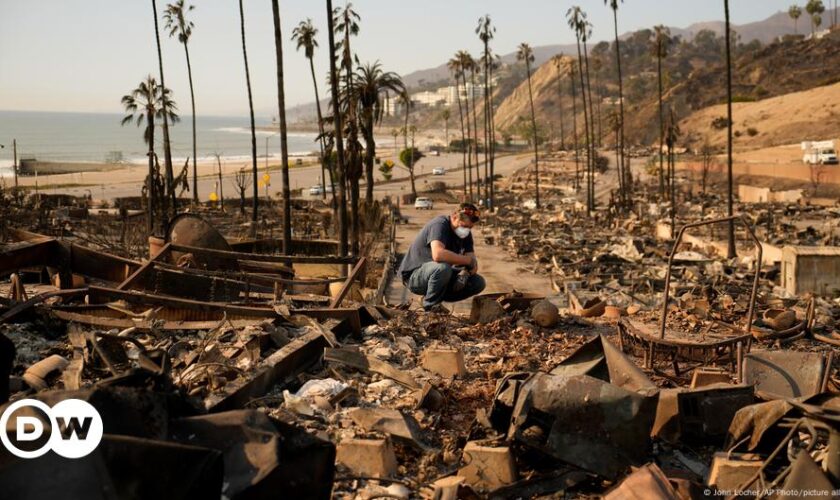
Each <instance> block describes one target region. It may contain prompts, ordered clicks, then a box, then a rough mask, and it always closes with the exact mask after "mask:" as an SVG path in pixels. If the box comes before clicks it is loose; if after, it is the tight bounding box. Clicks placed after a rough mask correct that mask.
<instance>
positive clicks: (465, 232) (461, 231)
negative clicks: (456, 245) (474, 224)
mask: <svg viewBox="0 0 840 500" xmlns="http://www.w3.org/2000/svg"><path fill="white" fill-rule="evenodd" d="M455 234H457V235H458V237H459V238H461V239H464V238H466V237H467V236H469V235H470V228H468V227H462V226H458V227H456V228H455Z"/></svg>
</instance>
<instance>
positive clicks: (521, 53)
mask: <svg viewBox="0 0 840 500" xmlns="http://www.w3.org/2000/svg"><path fill="white" fill-rule="evenodd" d="M516 60H517V61H523V62H525V74H526V75H527V77H528V102H529V103H530V104H531V128H532V129H533V130H532V131H533V141H534V172H535V174H534V177H535V179H536V184H535V193H536V194H535V197H534V198H535V202H536V206H537V209H539V208H540V159H539V154H538V152H537V151H538V147H539V146H538V143H539V140H538V138H537V136H538V134H537V114H536V112H535V110H534V92H533V90H532V89H531V64H533V62H534V51H533V50H532V49H531V46H530V45H528V44H527V43H520V44H519V47H518V48H517V50H516Z"/></svg>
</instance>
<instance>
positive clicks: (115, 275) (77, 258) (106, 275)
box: [63, 243, 142, 283]
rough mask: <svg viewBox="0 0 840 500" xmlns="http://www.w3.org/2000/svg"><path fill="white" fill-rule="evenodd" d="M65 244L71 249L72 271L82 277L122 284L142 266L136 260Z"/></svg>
mask: <svg viewBox="0 0 840 500" xmlns="http://www.w3.org/2000/svg"><path fill="white" fill-rule="evenodd" d="M63 244H64V245H65V246H66V247H67V248H68V249H69V253H70V269H72V270H73V272H74V273H76V274H81V275H82V276H87V277H90V278H97V279H101V280H105V281H110V282H112V283H121V282H122V281H123V280H125V279H126V278H127V277H129V276H130V275H131V273H133V272H134V271H136V270H137V269H139V268H140V266H141V265H142V264H141V263H140V262H137V261H135V260H131V259H125V258H123V257H118V256H116V255H111V254H109V253H106V252H99V251H97V250H91V249H90V248H87V247H83V246H81V245H76V244H75V243H63Z"/></svg>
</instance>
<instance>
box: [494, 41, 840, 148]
mask: <svg viewBox="0 0 840 500" xmlns="http://www.w3.org/2000/svg"><path fill="white" fill-rule="evenodd" d="M648 37H649V32H647V31H646V30H643V31H640V32H636V33H635V34H633V36H632V37H630V38H628V39H627V40H625V42H623V43H622V56H623V57H622V59H623V61H622V66H623V70H624V71H623V73H624V91H625V103H626V104H625V112H626V127H625V131H626V135H627V139H628V142H629V143H631V144H634V143H635V144H641V145H650V144H652V143H654V142H655V141H656V140H657V138H658V111H659V108H658V100H657V94H658V91H657V84H656V82H657V80H656V62H655V59H654V58H653V57H651V56H650V54H649V51H648V50H646V48H647V39H648ZM722 47H723V40H722V39H721V38H720V37H715V36H714V35H713V34H711V32H708V31H706V32H701V33H699V34H697V36H696V37H695V39H694V40H693V41H692V42H686V41H680V42H678V43H677V44H675V46H674V47H673V48H672V50H671V52H670V54H669V56H668V58H667V59H666V60H665V61H663V74H664V78H663V79H664V81H665V91H664V97H665V102H666V106H672V107H673V108H674V110H675V113H676V114H677V116H678V117H686V116H689V115H691V114H692V113H695V112H698V111H700V110H702V109H704V108H707V107H709V106H714V105H717V104H720V103H723V102H725V98H726V87H725V75H726V72H725V69H724V68H725V66H724V60H723V52H724V51H723V48H722ZM613 50H614V47H611V46H610V45H608V44H606V43H603V44H599V45H597V46H596V47H594V48H593V49H592V50H591V51H590V52H591V55H590V68H591V69H592V74H593V76H592V86H593V89H592V93H593V95H594V97H595V102H596V103H598V102H600V103H601V104H602V105H601V113H600V115H601V122H602V123H601V125H602V133H603V134H605V135H606V134H607V131H606V128H607V125H606V117H607V116H608V115H609V114H610V112H611V108H612V107H613V106H612V105H611V104H610V103H611V102H615V98H617V95H618V89H617V85H616V84H615V83H614V82H615V64H614V62H613V61H614V59H613V58H612V57H610V55H611V54H612V53H614V52H613ZM734 52H735V61H734V62H733V96H734V100H736V101H744V102H747V101H758V100H760V99H765V100H766V99H769V98H772V97H776V96H782V95H786V94H790V93H792V92H801V91H805V90H809V89H815V88H818V87H822V86H826V85H832V84H834V83H836V82H838V81H840V67H838V66H837V65H836V64H832V63H830V62H831V61H834V60H836V54H838V53H840V32H834V33H832V34H830V35H829V36H826V37H825V38H823V39H821V40H808V41H802V40H787V41H784V42H777V43H773V44H770V45H768V46H765V47H762V46H760V45H758V44H751V45H740V46H738V47H737V48H736V50H735V51H734ZM569 61H571V59H570V60H569ZM596 70H597V71H596ZM568 76H569V72H568V64H567V65H566V66H565V67H564V68H563V70H562V71H561V72H560V73H558V72H557V70H556V68H555V67H554V65H553V64H551V63H549V64H543V65H542V66H540V67H539V68H537V69H536V71H534V73H533V77H532V85H533V88H534V94H535V108H536V110H537V118H538V122H540V123H539V124H538V127H539V128H541V129H542V130H543V135H548V133H550V132H551V131H552V130H553V133H554V136H555V137H556V136H557V134H558V132H559V120H560V113H561V111H562V113H563V115H564V116H565V118H564V120H565V123H566V128H567V129H568V128H569V126H570V125H571V122H570V116H571V96H570V81H569V78H568ZM558 78H561V80H560V81H559V82H558ZM576 84H578V85H577V86H578V87H579V80H576ZM560 85H562V86H563V92H564V95H563V97H562V100H563V107H562V110H561V108H559V107H558V102H559V101H558V99H559V98H558V94H559V92H560V90H559V88H558V87H559V86H560ZM527 92H528V88H527V83H526V82H524V81H523V82H522V83H521V84H520V85H519V86H518V87H517V88H516V89H515V90H513V92H512V93H511V95H510V96H509V97H508V98H506V99H504V101H502V102H501V104H500V106H499V108H498V111H497V128H498V129H499V130H510V129H511V128H512V127H514V128H515V126H516V124H517V120H520V117H526V118H527V117H530V110H529V104H528V94H527ZM578 92H579V89H578ZM578 112H579V113H580V101H578ZM597 114H598V110H597V109H596V115H597ZM578 121H579V122H578V123H579V125H578V126H579V128H580V127H581V126H582V121H583V118H582V116H579V117H578ZM700 123H701V121H692V122H690V123H689V124H691V125H698V126H699V124H700ZM710 123H711V120H708V121H707V122H706V123H705V124H704V125H703V126H702V128H700V129H693V128H692V129H683V134H684V136H686V137H688V136H698V135H703V134H705V133H706V132H708V130H709V124H710ZM687 126H688V125H687ZM790 131H793V129H790ZM566 133H567V135H568V133H569V132H568V130H567V132H566ZM785 136H786V133H785V132H784V131H783V130H781V129H780V130H776V131H775V132H774V133H773V134H772V135H768V136H767V137H766V140H767V141H771V142H773V143H777V141H785V140H787V139H784V137H785ZM790 140H791V141H796V140H797V139H795V138H793V137H792V136H791V138H790Z"/></svg>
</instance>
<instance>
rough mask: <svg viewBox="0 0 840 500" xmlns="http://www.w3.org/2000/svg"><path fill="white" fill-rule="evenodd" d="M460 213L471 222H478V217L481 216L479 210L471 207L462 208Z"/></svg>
mask: <svg viewBox="0 0 840 500" xmlns="http://www.w3.org/2000/svg"><path fill="white" fill-rule="evenodd" d="M460 213H461V215H463V216H465V217H467V218H468V219H469V220H470V222H472V223H473V224H475V223H476V222H478V220H479V218H480V217H481V212H479V211H478V210H476V209H474V208H471V207H464V208H462V209H461V211H460Z"/></svg>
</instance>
